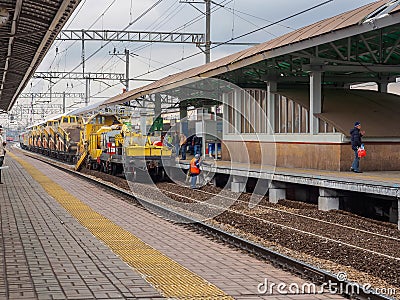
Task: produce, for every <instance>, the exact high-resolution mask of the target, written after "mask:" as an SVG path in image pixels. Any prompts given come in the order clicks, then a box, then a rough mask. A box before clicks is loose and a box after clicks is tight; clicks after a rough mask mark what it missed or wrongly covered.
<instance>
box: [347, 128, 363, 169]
mask: <svg viewBox="0 0 400 300" xmlns="http://www.w3.org/2000/svg"><path fill="white" fill-rule="evenodd" d="M364 134H365V131H361V123H360V122H358V121H357V122H355V123H354V128H353V129H351V130H350V135H351V149H353V151H354V160H353V164H352V165H351V168H350V171H352V172H354V173H362V172H361V171H360V158H359V157H358V152H357V151H358V148H359V147H361V144H362V140H361V137H362V136H363V135H364Z"/></svg>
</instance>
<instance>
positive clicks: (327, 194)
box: [318, 188, 339, 211]
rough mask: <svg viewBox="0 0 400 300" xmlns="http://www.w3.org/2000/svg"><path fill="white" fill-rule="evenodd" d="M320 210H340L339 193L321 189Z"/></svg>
mask: <svg viewBox="0 0 400 300" xmlns="http://www.w3.org/2000/svg"><path fill="white" fill-rule="evenodd" d="M318 209H319V210H323V211H328V210H333V209H339V195H338V192H337V191H335V190H332V189H326V188H320V189H319V197H318Z"/></svg>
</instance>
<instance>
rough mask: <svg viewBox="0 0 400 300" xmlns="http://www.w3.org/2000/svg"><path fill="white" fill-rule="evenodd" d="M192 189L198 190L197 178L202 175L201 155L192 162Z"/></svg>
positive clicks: (197, 155)
mask: <svg viewBox="0 0 400 300" xmlns="http://www.w3.org/2000/svg"><path fill="white" fill-rule="evenodd" d="M189 171H190V177H191V179H190V188H192V189H195V188H196V181H197V176H199V174H200V154H196V155H195V156H194V157H193V158H192V160H191V161H190V170H189Z"/></svg>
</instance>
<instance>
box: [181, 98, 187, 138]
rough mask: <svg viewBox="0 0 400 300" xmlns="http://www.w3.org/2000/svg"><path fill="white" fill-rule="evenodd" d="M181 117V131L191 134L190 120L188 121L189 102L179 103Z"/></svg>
mask: <svg viewBox="0 0 400 300" xmlns="http://www.w3.org/2000/svg"><path fill="white" fill-rule="evenodd" d="M179 118H180V125H181V126H180V127H181V128H180V132H181V133H183V134H184V135H186V136H188V135H189V128H188V121H187V104H186V103H182V102H181V103H179Z"/></svg>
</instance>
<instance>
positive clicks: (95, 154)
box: [20, 113, 172, 181]
mask: <svg viewBox="0 0 400 300" xmlns="http://www.w3.org/2000/svg"><path fill="white" fill-rule="evenodd" d="M20 146H21V148H22V149H25V150H29V151H33V152H36V153H40V154H43V155H46V156H49V157H53V158H56V159H59V160H63V161H66V162H69V163H73V164H75V169H77V170H78V169H80V168H81V167H86V168H88V169H95V170H98V171H101V172H105V173H109V174H112V175H120V174H124V175H125V176H126V178H127V179H128V180H132V181H134V180H136V179H138V177H140V176H144V175H145V174H146V176H147V174H150V176H151V177H152V178H153V179H156V180H163V179H164V178H165V176H166V175H165V174H166V172H165V170H166V168H168V167H169V166H170V165H171V162H172V150H171V148H170V147H167V146H166V145H164V144H163V143H162V142H161V137H154V136H143V135H142V134H140V133H137V132H133V131H132V128H131V126H130V123H129V121H126V120H123V119H120V118H119V117H118V116H117V115H114V114H106V113H98V114H95V115H93V116H90V117H88V118H83V117H80V116H58V117H55V118H52V119H49V120H47V121H44V122H42V123H39V124H35V125H33V126H31V127H29V128H27V130H26V131H25V132H23V133H21V134H20Z"/></svg>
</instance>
